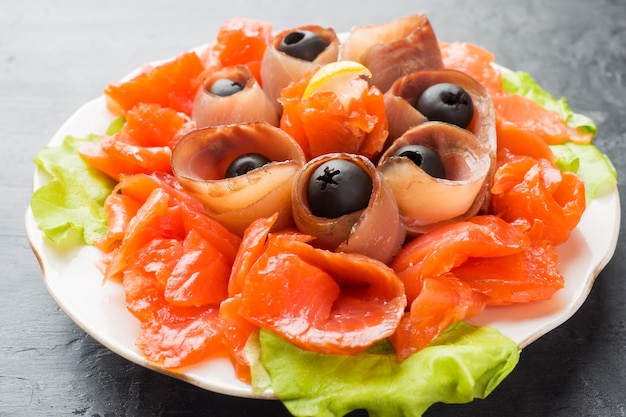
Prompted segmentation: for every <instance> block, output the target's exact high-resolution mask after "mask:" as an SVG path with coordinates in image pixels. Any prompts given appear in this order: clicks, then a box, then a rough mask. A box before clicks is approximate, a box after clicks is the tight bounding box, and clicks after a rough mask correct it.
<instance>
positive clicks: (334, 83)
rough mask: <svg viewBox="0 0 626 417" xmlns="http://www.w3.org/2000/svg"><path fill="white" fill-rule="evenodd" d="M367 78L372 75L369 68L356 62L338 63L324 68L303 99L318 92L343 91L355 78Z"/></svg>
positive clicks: (316, 74) (320, 70)
mask: <svg viewBox="0 0 626 417" xmlns="http://www.w3.org/2000/svg"><path fill="white" fill-rule="evenodd" d="M361 76H366V77H368V78H369V77H371V76H372V73H371V72H370V70H369V69H367V67H365V66H364V65H362V64H359V63H358V62H354V61H337V62H331V63H330V64H326V65H324V66H322V67H321V68H320V69H319V70H317V72H316V73H315V74H313V77H311V80H309V83H308V84H307V86H306V89H305V90H304V94H303V95H302V98H308V97H310V96H311V94H313V93H314V92H316V91H335V92H337V91H342V90H344V87H343V86H344V85H345V84H347V83H349V81H350V80H352V79H353V78H357V77H361Z"/></svg>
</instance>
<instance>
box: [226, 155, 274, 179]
mask: <svg viewBox="0 0 626 417" xmlns="http://www.w3.org/2000/svg"><path fill="white" fill-rule="evenodd" d="M270 162H272V160H271V159H268V158H267V157H265V156H263V155H261V154H258V153H246V154H243V155H241V156H238V157H237V158H235V159H233V161H232V162H231V163H230V165H228V168H226V174H225V178H233V177H238V176H240V175H244V174H246V173H248V172H249V171H252V170H253V169H256V168H260V167H262V166H263V165H267V164H269V163H270Z"/></svg>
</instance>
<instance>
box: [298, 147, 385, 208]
mask: <svg viewBox="0 0 626 417" xmlns="http://www.w3.org/2000/svg"><path fill="white" fill-rule="evenodd" d="M372 187H373V186H372V178H371V177H370V176H369V174H368V173H367V172H365V171H364V170H363V169H362V168H361V167H360V166H358V165H357V164H355V163H354V162H351V161H347V160H344V159H332V160H329V161H326V162H324V163H323V164H321V165H320V166H319V167H317V169H315V171H313V174H312V175H311V178H310V179H309V184H308V189H307V199H308V205H309V209H310V210H311V213H313V215H315V216H317V217H325V218H329V219H334V218H337V217H340V216H343V215H345V214H349V213H352V212H355V211H358V210H362V209H364V208H365V207H367V205H368V203H369V200H370V196H371V194H372Z"/></svg>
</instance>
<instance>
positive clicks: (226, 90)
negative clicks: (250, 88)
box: [209, 78, 243, 97]
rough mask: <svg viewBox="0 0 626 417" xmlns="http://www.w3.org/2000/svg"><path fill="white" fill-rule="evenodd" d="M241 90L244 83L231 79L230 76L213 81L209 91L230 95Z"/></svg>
mask: <svg viewBox="0 0 626 417" xmlns="http://www.w3.org/2000/svg"><path fill="white" fill-rule="evenodd" d="M241 90H243V85H241V84H239V83H238V82H236V81H233V80H229V79H228V78H220V79H218V80H216V81H215V82H214V83H213V85H212V86H211V89H210V90H209V93H211V94H213V95H216V96H220V97H228V96H232V95H233V94H235V93H238V92H240V91H241Z"/></svg>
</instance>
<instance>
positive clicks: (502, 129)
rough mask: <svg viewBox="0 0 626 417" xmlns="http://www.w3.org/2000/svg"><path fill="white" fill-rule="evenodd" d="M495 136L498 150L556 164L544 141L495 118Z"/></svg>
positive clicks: (531, 133)
mask: <svg viewBox="0 0 626 417" xmlns="http://www.w3.org/2000/svg"><path fill="white" fill-rule="evenodd" d="M496 136H497V139H498V149H499V150H503V149H506V150H507V151H508V152H509V153H511V154H514V155H523V156H530V157H531V158H534V159H545V160H547V161H550V162H551V163H552V164H555V163H556V159H557V158H556V156H555V155H554V153H552V150H551V149H550V146H549V145H548V144H547V143H546V141H544V140H543V139H542V138H541V137H540V136H538V135H536V134H534V133H533V132H529V131H527V130H524V129H521V128H520V127H518V126H517V125H515V124H513V123H511V122H508V121H505V120H502V119H501V118H497V119H496Z"/></svg>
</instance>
